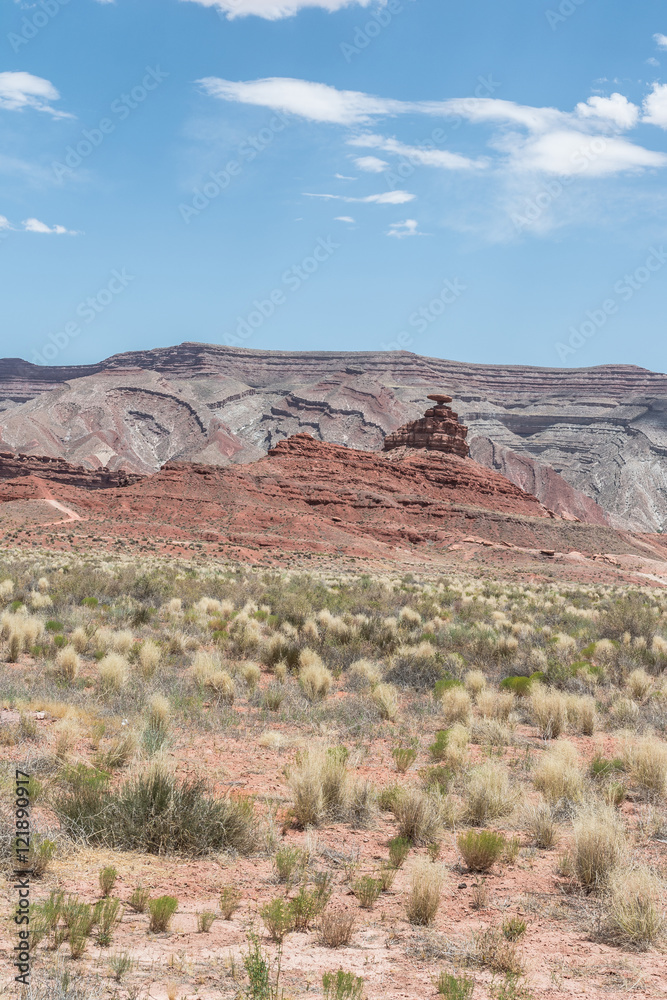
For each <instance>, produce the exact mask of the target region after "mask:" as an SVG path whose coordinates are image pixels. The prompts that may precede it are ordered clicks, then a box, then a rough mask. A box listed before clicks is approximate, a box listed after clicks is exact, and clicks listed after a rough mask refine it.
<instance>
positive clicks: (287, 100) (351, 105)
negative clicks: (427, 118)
mask: <svg viewBox="0 0 667 1000" xmlns="http://www.w3.org/2000/svg"><path fill="white" fill-rule="evenodd" d="M197 82H198V83H199V84H200V86H201V87H202V89H203V90H204V93H206V94H208V95H209V96H211V97H218V98H220V100H223V101H234V102H236V103H239V104H253V105H256V106H258V107H262V108H272V109H273V110H274V111H282V112H285V113H287V114H294V115H299V116H300V117H301V118H307V119H308V120H309V121H314V122H329V123H331V124H335V125H357V124H364V123H366V122H368V121H370V119H371V118H372V116H374V115H393V114H400V113H402V112H403V111H405V110H407V109H408V108H409V107H411V105H407V104H405V102H403V101H393V100H384V99H382V98H379V97H372V96H370V95H368V94H363V93H361V92H360V91H357V90H336V88H335V87H329V86H328V85H327V84H325V83H311V82H310V81H308V80H294V79H291V78H289V77H268V78H267V79H265V80H251V81H248V82H245V83H244V82H239V83H234V82H233V81H231V80H222V79H220V78H219V77H216V76H207V77H205V78H204V79H203V80H198V81H197Z"/></svg>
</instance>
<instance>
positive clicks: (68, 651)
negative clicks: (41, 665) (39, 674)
mask: <svg viewBox="0 0 667 1000" xmlns="http://www.w3.org/2000/svg"><path fill="white" fill-rule="evenodd" d="M80 669H81V660H80V658H79V654H78V653H77V651H76V650H75V649H74V647H73V646H65V648H64V649H60V650H58V653H57V654H56V670H57V671H58V673H59V674H60V676H61V677H64V678H65V680H68V681H73V680H74V679H75V678H76V677H77V676H78V673H79V670H80Z"/></svg>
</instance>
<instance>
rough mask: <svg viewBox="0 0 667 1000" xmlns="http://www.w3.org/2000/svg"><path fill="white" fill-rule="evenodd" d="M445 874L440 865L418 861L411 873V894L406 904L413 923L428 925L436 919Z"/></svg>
mask: <svg viewBox="0 0 667 1000" xmlns="http://www.w3.org/2000/svg"><path fill="white" fill-rule="evenodd" d="M444 883H445V876H444V872H443V870H442V868H441V867H440V866H439V865H436V864H433V863H432V862H429V861H423V860H420V861H419V862H417V863H416V864H415V865H414V867H413V869H412V872H411V875H410V894H409V896H408V900H407V903H406V906H405V910H406V914H407V918H408V920H409V921H410V923H411V924H416V925H417V926H420V927H425V926H428V925H429V924H432V923H433V921H434V920H435V917H436V914H437V912H438V909H439V907H440V897H441V894H442V887H443V885H444Z"/></svg>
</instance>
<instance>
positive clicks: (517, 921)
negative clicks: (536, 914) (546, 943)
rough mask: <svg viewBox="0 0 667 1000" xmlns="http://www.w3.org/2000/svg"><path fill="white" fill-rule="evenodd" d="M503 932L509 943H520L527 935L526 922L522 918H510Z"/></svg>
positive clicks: (506, 921) (504, 925)
mask: <svg viewBox="0 0 667 1000" xmlns="http://www.w3.org/2000/svg"><path fill="white" fill-rule="evenodd" d="M502 931H503V935H504V936H505V937H506V938H507V940H508V941H518V940H519V939H520V938H522V937H523V936H524V934H525V933H526V921H525V920H522V919H521V918H520V917H509V918H508V919H507V920H505V921H504V922H503V927H502Z"/></svg>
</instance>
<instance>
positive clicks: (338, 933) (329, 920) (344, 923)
mask: <svg viewBox="0 0 667 1000" xmlns="http://www.w3.org/2000/svg"><path fill="white" fill-rule="evenodd" d="M354 924H355V915H354V913H348V912H346V911H345V910H328V909H327V910H325V911H324V913H323V914H322V916H321V917H320V924H319V929H318V940H319V943H320V944H322V945H324V947H325V948H343V947H345V946H346V945H348V944H349V943H350V941H351V940H352V934H353V933H354Z"/></svg>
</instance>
